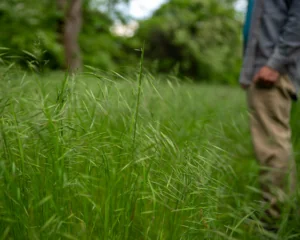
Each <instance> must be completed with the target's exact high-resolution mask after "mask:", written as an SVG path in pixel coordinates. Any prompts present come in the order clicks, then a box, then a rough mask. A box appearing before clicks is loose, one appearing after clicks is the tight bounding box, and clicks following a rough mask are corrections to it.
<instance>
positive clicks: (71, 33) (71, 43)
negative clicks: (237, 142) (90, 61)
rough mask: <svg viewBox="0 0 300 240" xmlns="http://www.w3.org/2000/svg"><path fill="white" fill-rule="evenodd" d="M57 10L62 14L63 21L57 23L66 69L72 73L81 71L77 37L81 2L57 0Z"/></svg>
mask: <svg viewBox="0 0 300 240" xmlns="http://www.w3.org/2000/svg"><path fill="white" fill-rule="evenodd" d="M57 1H58V2H57V3H58V9H59V10H60V11H61V12H62V13H63V20H62V21H60V22H59V27H60V28H61V29H60V31H59V33H60V34H62V37H61V39H63V41H62V42H63V46H64V49H65V63H66V67H67V68H68V69H69V70H70V71H71V72H74V71H76V70H78V69H81V67H82V66H81V65H82V63H81V56H80V55H81V54H80V47H79V43H78V36H79V33H80V30H81V24H82V0H57Z"/></svg>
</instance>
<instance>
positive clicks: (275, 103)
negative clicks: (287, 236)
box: [248, 76, 296, 218]
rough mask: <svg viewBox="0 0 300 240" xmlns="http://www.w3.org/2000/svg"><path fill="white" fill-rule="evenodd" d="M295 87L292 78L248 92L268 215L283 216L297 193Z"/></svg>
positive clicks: (255, 146) (252, 130)
mask: <svg viewBox="0 0 300 240" xmlns="http://www.w3.org/2000/svg"><path fill="white" fill-rule="evenodd" d="M293 93H295V90H294V87H293V85H292V83H291V82H290V80H289V79H288V77H285V76H284V77H281V78H280V79H279V80H278V81H277V83H276V84H275V86H273V87H270V88H266V87H262V86H258V85H255V84H252V85H251V86H250V88H249V89H248V105H249V110H250V127H251V134H252V141H253V145H254V150H255V154H256V158H257V160H258V161H259V164H260V166H261V171H260V177H259V180H260V184H261V189H262V193H263V199H264V202H266V203H268V204H269V205H268V206H269V207H268V208H267V210H266V213H267V214H268V215H269V216H271V217H272V218H279V217H280V209H281V207H280V206H281V205H282V204H283V203H286V200H287V199H289V197H290V196H291V194H293V192H294V191H295V184H296V166H295V161H294V159H293V154H292V144H291V128H290V111H291V104H292V99H291V94H293Z"/></svg>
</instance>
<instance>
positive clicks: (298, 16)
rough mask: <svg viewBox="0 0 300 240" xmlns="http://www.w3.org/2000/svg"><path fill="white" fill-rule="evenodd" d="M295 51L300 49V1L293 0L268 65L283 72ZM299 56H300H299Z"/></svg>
mask: <svg viewBox="0 0 300 240" xmlns="http://www.w3.org/2000/svg"><path fill="white" fill-rule="evenodd" d="M295 51H298V52H299V51H300V1H299V0H292V1H291V5H290V9H289V13H288V20H287V22H286V24H285V26H284V28H283V31H282V34H281V36H280V39H279V42H278V44H277V45H276V47H275V50H274V52H273V55H272V56H271V57H270V58H269V61H268V63H267V66H268V67H270V68H272V69H274V70H276V71H278V72H281V71H282V70H283V68H284V66H285V65H286V64H288V63H289V62H290V61H291V60H292V58H293V53H294V52H295ZM298 57H299V56H298Z"/></svg>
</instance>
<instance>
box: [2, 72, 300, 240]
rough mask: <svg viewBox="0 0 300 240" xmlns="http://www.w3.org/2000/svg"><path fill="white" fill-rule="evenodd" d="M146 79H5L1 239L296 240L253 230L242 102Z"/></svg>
mask: <svg viewBox="0 0 300 240" xmlns="http://www.w3.org/2000/svg"><path fill="white" fill-rule="evenodd" d="M141 80H142V82H141V85H139V84H138V81H136V79H128V78H127V79H126V78H123V77H122V76H120V75H117V74H115V75H112V76H108V75H105V76H104V75H100V76H99V75H97V76H96V77H91V76H87V75H80V76H73V77H72V76H63V75H61V74H51V75H50V76H44V77H42V76H38V75H26V74H24V75H23V76H20V75H19V74H12V73H10V74H5V75H2V76H1V99H0V114H1V118H0V134H1V137H0V144H1V147H0V156H1V160H0V184H1V192H0V237H1V239H122V240H123V239H172V240H173V239H266V238H267V237H270V238H271V239H299V238H298V237H299V235H297V234H299V233H300V232H299V229H298V228H297V225H298V224H300V219H299V217H297V216H295V217H293V218H292V219H289V221H287V220H285V221H283V222H282V224H281V229H280V232H279V236H280V237H279V238H276V236H275V235H272V234H270V233H265V232H264V231H263V230H262V229H261V228H260V226H259V224H258V222H257V221H255V217H254V212H256V211H259V210H260V207H259V206H260V204H259V200H260V198H259V193H258V184H257V172H258V166H257V164H256V162H255V160H254V158H253V156H252V155H253V154H252V148H251V140H250V135H249V130H248V117H247V109H246V103H245V96H244V93H243V92H242V91H241V90H239V89H238V88H231V87H224V86H208V85H195V84H192V83H181V82H180V81H179V80H177V79H173V78H172V77H169V78H168V79H164V80H163V81H160V80H157V79H154V78H153V77H152V76H151V75H147V76H144V77H143V79H141ZM139 86H140V88H139ZM138 96H139V97H138ZM298 109H299V107H298ZM298 109H297V108H296V107H295V109H294V110H293V120H292V121H293V126H294V130H295V131H294V142H295V149H296V150H297V149H298V147H299V140H298V137H299V133H298V132H297V124H298V121H297V120H298V119H299V118H298V116H299V114H300V111H299V110H298ZM296 157H297V152H296ZM298 226H299V225H298Z"/></svg>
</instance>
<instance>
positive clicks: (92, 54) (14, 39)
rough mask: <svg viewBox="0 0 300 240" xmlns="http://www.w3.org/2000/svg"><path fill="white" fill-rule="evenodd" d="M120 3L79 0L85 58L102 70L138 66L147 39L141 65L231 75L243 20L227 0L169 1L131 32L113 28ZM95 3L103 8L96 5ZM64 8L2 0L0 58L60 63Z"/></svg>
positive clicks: (43, 1) (228, 79)
mask: <svg viewBox="0 0 300 240" xmlns="http://www.w3.org/2000/svg"><path fill="white" fill-rule="evenodd" d="M118 2H128V1H126V0H125V1H122V0H119V1H113V2H112V1H107V0H84V1H83V24H82V31H81V34H80V38H79V43H80V47H81V51H82V57H83V63H84V64H85V65H89V66H93V67H96V68H99V69H101V70H114V71H122V70H123V69H124V66H130V65H131V66H132V65H137V64H138V62H139V52H136V51H134V49H140V48H141V47H142V46H143V44H144V43H145V53H146V54H145V58H146V66H147V68H149V69H150V70H151V71H152V72H154V73H160V72H163V73H173V74H174V73H175V74H178V75H179V76H188V77H190V78H192V79H194V80H201V81H202V80H207V81H217V82H222V83H234V82H236V79H237V76H238V73H239V69H240V61H241V52H242V51H241V37H240V35H241V34H240V31H241V20H240V17H239V16H238V14H237V12H236V11H235V9H234V1H233V0H222V1H220V0H170V1H169V2H168V3H166V4H164V5H163V6H162V7H161V8H160V9H158V10H157V11H156V12H154V14H153V16H152V17H151V18H149V19H147V20H143V21H140V22H139V26H140V27H139V29H138V30H137V32H136V34H135V35H134V36H133V37H131V38H128V37H127V38H126V37H121V36H116V35H114V34H113V33H112V31H111V29H112V27H113V25H114V24H115V22H116V19H117V18H118V21H121V22H123V23H126V21H127V20H129V19H126V14H127V13H125V12H120V9H119V10H117V8H115V4H117V3H118ZM100 9H101V11H100ZM62 18H63V13H62V12H59V11H58V9H57V6H56V1H52V0H31V1H22V0H10V1H1V2H0V24H1V32H2V34H0V48H1V47H5V48H9V50H3V49H2V50H1V49H0V60H2V61H14V62H17V63H19V64H20V65H21V66H23V67H26V68H29V69H33V70H35V71H41V70H43V69H61V68H63V66H64V54H63V52H64V49H63V46H62V43H61V41H60V39H59V23H60V21H61V19H62Z"/></svg>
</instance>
